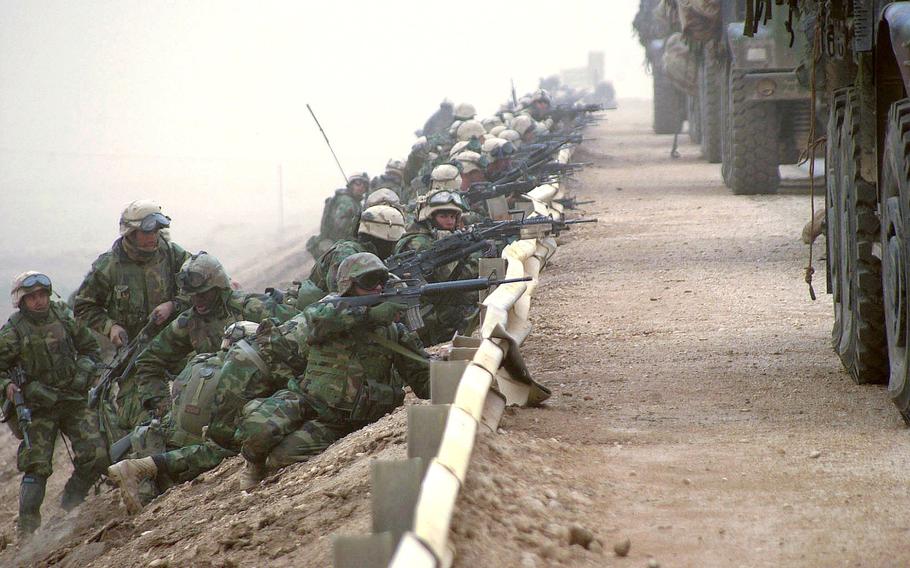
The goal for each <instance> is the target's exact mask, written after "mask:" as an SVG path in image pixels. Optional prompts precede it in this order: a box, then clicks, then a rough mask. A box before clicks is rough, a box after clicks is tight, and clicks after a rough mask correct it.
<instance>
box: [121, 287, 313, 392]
mask: <svg viewBox="0 0 910 568" xmlns="http://www.w3.org/2000/svg"><path fill="white" fill-rule="evenodd" d="M296 313H297V311H296V310H294V309H293V308H292V307H291V306H288V305H286V304H279V303H277V302H275V301H274V300H273V299H272V298H270V297H269V296H265V295H262V294H247V293H244V292H239V291H237V292H232V291H225V294H224V296H223V301H222V302H221V304H220V305H219V306H217V307H216V308H214V309H213V311H212V313H209V314H206V315H204V316H203V315H200V314H198V313H197V312H196V310H195V308H190V309H188V310H186V311H184V312H183V313H181V314H180V315H179V316H177V319H175V320H174V321H172V322H171V323H170V324H169V325H168V326H167V327H166V328H164V330H162V331H161V333H159V334H158V335H157V336H156V337H155V338H154V339H153V340H152V342H151V343H149V345H148V347H146V348H145V350H144V351H143V352H142V353H141V354H140V355H139V357H138V358H137V359H136V382H137V385H138V390H139V399H140V400H141V401H142V405H143V406H144V407H146V408H148V406H149V403H150V401H153V400H157V399H160V398H161V397H165V396H168V386H167V374H166V373H170V374H172V375H175V374H177V373H178V372H180V370H181V369H182V368H183V367H184V365H185V364H186V361H187V358H188V357H189V356H190V354H192V353H193V352H196V353H214V352H217V351H218V350H219V348H220V347H221V340H222V336H223V334H224V328H225V327H226V326H227V325H230V324H231V323H233V322H237V321H243V320H246V321H262V320H264V319H266V318H270V317H274V318H277V319H278V320H279V321H286V320H288V319H290V318H291V317H293V316H294V315H295V314H296Z"/></svg>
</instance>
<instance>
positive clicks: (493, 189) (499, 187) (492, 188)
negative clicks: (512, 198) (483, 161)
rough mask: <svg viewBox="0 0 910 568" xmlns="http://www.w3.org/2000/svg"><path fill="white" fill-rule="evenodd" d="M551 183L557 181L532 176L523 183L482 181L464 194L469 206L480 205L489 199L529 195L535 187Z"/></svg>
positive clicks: (550, 178)
mask: <svg viewBox="0 0 910 568" xmlns="http://www.w3.org/2000/svg"><path fill="white" fill-rule="evenodd" d="M551 181H556V180H555V178H553V177H552V176H544V177H540V178H538V177H536V176H531V177H530V178H529V179H525V180H521V181H510V182H506V183H491V182H488V181H480V182H477V183H472V184H471V187H469V188H468V190H467V191H465V192H464V193H463V194H462V197H464V199H465V201H467V202H468V205H474V204H475V203H480V202H482V201H484V200H487V199H493V198H495V197H505V196H507V195H512V194H513V193H527V192H529V191H531V190H532V189H534V188H535V187H538V186H541V185H543V184H545V183H549V182H551Z"/></svg>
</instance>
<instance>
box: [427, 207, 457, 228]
mask: <svg viewBox="0 0 910 568" xmlns="http://www.w3.org/2000/svg"><path fill="white" fill-rule="evenodd" d="M433 223H434V224H435V225H436V228H437V229H442V230H443V231H454V230H455V225H456V224H457V223H458V214H457V213H452V212H449V211H441V212H439V213H436V214H434V215H433Z"/></svg>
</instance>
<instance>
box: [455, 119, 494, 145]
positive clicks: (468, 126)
mask: <svg viewBox="0 0 910 568" xmlns="http://www.w3.org/2000/svg"><path fill="white" fill-rule="evenodd" d="M486 133H487V129H486V128H484V127H483V124H481V123H480V121H477V120H466V121H464V122H462V123H461V125H460V126H459V127H458V131H457V132H456V136H457V137H458V140H459V141H461V140H470V139H471V138H482V137H483V136H484V135H485V134H486Z"/></svg>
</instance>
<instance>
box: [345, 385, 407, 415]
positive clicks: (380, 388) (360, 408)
mask: <svg viewBox="0 0 910 568" xmlns="http://www.w3.org/2000/svg"><path fill="white" fill-rule="evenodd" d="M403 403H404V391H403V390H402V389H401V388H400V387H396V386H392V385H387V384H384V383H378V382H376V381H364V382H363V383H361V385H360V388H359V389H357V395H356V396H355V397H354V406H353V408H351V420H352V421H354V422H375V421H376V420H379V419H380V418H382V417H383V416H385V415H386V414H388V413H389V412H392V411H393V410H395V409H396V408H398V407H399V406H401V405H402V404H403Z"/></svg>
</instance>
